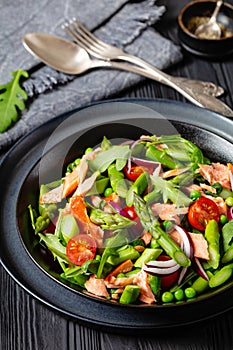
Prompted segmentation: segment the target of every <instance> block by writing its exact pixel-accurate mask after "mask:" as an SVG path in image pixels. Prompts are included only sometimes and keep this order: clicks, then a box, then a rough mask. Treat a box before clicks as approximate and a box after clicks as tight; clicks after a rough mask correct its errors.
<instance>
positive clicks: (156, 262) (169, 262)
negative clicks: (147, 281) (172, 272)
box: [146, 259, 177, 268]
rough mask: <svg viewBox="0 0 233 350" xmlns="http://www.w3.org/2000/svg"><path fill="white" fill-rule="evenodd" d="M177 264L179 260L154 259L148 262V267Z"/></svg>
mask: <svg viewBox="0 0 233 350" xmlns="http://www.w3.org/2000/svg"><path fill="white" fill-rule="evenodd" d="M175 265H177V262H176V261H175V260H173V259H170V260H164V261H161V260H153V261H149V262H148V263H146V266H147V267H164V268H165V267H173V266H175Z"/></svg>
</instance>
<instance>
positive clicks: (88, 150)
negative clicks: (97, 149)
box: [85, 147, 93, 154]
mask: <svg viewBox="0 0 233 350" xmlns="http://www.w3.org/2000/svg"><path fill="white" fill-rule="evenodd" d="M92 151H93V148H92V147H88V148H87V149H86V150H85V154H87V153H89V152H92Z"/></svg>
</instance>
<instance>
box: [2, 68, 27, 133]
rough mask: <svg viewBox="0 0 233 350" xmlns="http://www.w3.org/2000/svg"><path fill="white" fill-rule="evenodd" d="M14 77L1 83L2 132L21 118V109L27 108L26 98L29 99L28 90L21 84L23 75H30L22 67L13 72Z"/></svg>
mask: <svg viewBox="0 0 233 350" xmlns="http://www.w3.org/2000/svg"><path fill="white" fill-rule="evenodd" d="M11 74H12V75H13V79H12V80H11V81H10V82H9V83H7V84H4V85H0V133H3V132H4V131H6V130H7V129H8V128H9V127H10V126H11V124H12V123H13V122H16V121H17V120H18V119H19V111H23V110H24V109H25V103H24V100H27V98H28V95H27V93H26V91H25V90H24V89H23V88H22V87H21V86H20V83H19V80H20V78H21V76H24V77H25V78H27V77H28V73H27V72H26V71H24V70H22V69H19V70H16V71H14V72H11Z"/></svg>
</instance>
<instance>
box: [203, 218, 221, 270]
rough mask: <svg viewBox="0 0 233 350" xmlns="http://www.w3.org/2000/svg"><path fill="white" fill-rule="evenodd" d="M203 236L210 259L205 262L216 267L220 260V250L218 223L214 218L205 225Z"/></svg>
mask: <svg viewBox="0 0 233 350" xmlns="http://www.w3.org/2000/svg"><path fill="white" fill-rule="evenodd" d="M205 238H206V240H207V242H208V249H209V254H210V260H209V261H208V262H207V265H208V266H211V267H212V268H214V269H217V268H218V266H219V261H220V252H219V249H220V248H219V239H220V234H219V229H218V223H217V221H215V220H210V221H209V222H208V224H207V225H206V229H205Z"/></svg>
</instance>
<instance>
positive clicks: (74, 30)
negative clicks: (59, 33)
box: [62, 19, 109, 58]
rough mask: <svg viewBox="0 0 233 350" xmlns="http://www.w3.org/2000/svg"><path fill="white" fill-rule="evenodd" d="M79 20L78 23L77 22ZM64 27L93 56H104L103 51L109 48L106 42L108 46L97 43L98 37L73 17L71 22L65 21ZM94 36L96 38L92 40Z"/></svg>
mask: <svg viewBox="0 0 233 350" xmlns="http://www.w3.org/2000/svg"><path fill="white" fill-rule="evenodd" d="M76 22H77V24H76ZM62 27H63V29H64V30H65V31H66V32H67V34H69V35H70V36H71V37H72V38H73V39H74V40H75V42H76V43H77V44H79V45H80V46H81V47H82V48H84V49H86V50H87V51H88V52H89V53H90V54H92V55H93V56H96V57H99V58H102V57H103V51H105V50H106V49H107V50H108V47H109V45H108V44H106V45H105V46H106V48H105V47H102V46H101V45H100V44H98V43H97V41H98V39H97V38H96V37H95V36H94V35H92V34H91V33H90V32H89V31H88V30H87V29H86V28H85V27H84V26H83V25H82V27H83V28H84V30H82V28H80V27H79V22H78V21H77V20H76V19H72V20H70V21H69V22H67V23H65V24H64V25H63V26H62ZM90 34H91V35H90ZM92 37H94V38H95V39H94V40H92Z"/></svg>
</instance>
